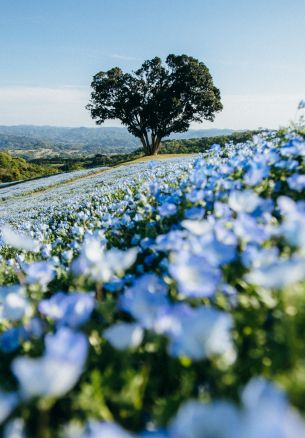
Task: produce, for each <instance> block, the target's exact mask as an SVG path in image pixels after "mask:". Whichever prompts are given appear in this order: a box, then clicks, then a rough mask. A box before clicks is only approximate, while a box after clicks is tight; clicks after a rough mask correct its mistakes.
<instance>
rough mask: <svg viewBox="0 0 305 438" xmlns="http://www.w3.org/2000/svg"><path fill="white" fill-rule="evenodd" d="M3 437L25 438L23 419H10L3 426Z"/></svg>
mask: <svg viewBox="0 0 305 438" xmlns="http://www.w3.org/2000/svg"><path fill="white" fill-rule="evenodd" d="M3 438H26V433H25V422H24V420H23V419H22V418H14V419H13V420H10V421H9V422H8V423H7V424H6V426H5V427H4V430H3Z"/></svg>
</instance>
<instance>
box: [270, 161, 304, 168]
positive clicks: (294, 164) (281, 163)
mask: <svg viewBox="0 0 305 438" xmlns="http://www.w3.org/2000/svg"><path fill="white" fill-rule="evenodd" d="M298 166H299V162H298V161H297V160H280V161H278V162H277V163H276V164H275V167H277V168H278V169H287V170H294V169H297V167H298Z"/></svg>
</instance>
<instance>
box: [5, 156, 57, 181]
mask: <svg viewBox="0 0 305 438" xmlns="http://www.w3.org/2000/svg"><path fill="white" fill-rule="evenodd" d="M57 172H58V170H57V169H56V167H51V166H46V165H39V164H32V163H28V162H27V161H26V160H24V159H23V158H17V157H12V155H10V154H9V153H7V152H0V182H2V183H3V182H11V181H19V180H23V179H29V178H37V177H40V176H46V175H51V174H54V173H57Z"/></svg>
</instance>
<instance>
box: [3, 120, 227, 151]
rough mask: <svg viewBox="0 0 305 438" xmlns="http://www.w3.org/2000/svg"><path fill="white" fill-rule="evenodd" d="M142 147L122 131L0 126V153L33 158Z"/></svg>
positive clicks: (207, 132)
mask: <svg viewBox="0 0 305 438" xmlns="http://www.w3.org/2000/svg"><path fill="white" fill-rule="evenodd" d="M232 132H233V130H230V129H200V130H194V129H191V130H189V131H188V132H185V133H178V134H172V135H171V136H170V137H169V139H190V138H201V137H210V136H213V137H215V136H219V135H229V134H231V133H232ZM139 147H141V143H140V141H139V139H137V138H135V137H134V136H133V135H132V134H130V133H129V132H128V131H127V129H125V128H106V127H99V128H85V127H80V128H65V127H56V126H35V125H17V126H4V125H2V126H0V150H8V151H10V152H11V153H13V154H16V155H22V156H25V157H28V158H33V157H35V156H36V155H37V154H39V155H40V156H41V155H43V156H52V155H58V154H60V155H68V156H71V155H75V154H77V155H88V154H89V155H94V154H115V153H126V152H131V151H134V150H136V149H138V148H139Z"/></svg>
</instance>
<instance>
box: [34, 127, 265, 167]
mask: <svg viewBox="0 0 305 438" xmlns="http://www.w3.org/2000/svg"><path fill="white" fill-rule="evenodd" d="M258 132H259V131H243V132H234V133H233V134H230V135H223V136H216V137H202V138H194V139H187V140H166V141H164V142H163V143H162V147H161V152H160V153H161V154H185V153H186V154H187V153H203V152H206V151H208V149H209V148H210V147H211V146H212V145H213V144H215V143H218V144H220V145H221V146H224V145H225V144H226V143H228V142H232V143H243V142H245V141H247V140H251V138H252V136H253V135H254V134H255V133H258ZM142 156H144V153H143V150H142V149H137V150H136V151H134V152H130V153H128V154H113V155H107V154H96V155H94V156H89V157H77V158H65V157H53V158H41V159H35V160H31V162H32V163H36V164H49V165H53V166H57V167H59V168H60V170H61V171H63V172H69V171H72V170H78V169H84V168H85V169H87V168H90V167H97V166H115V165H117V164H120V163H124V162H126V161H131V160H134V159H136V158H140V157H142Z"/></svg>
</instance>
